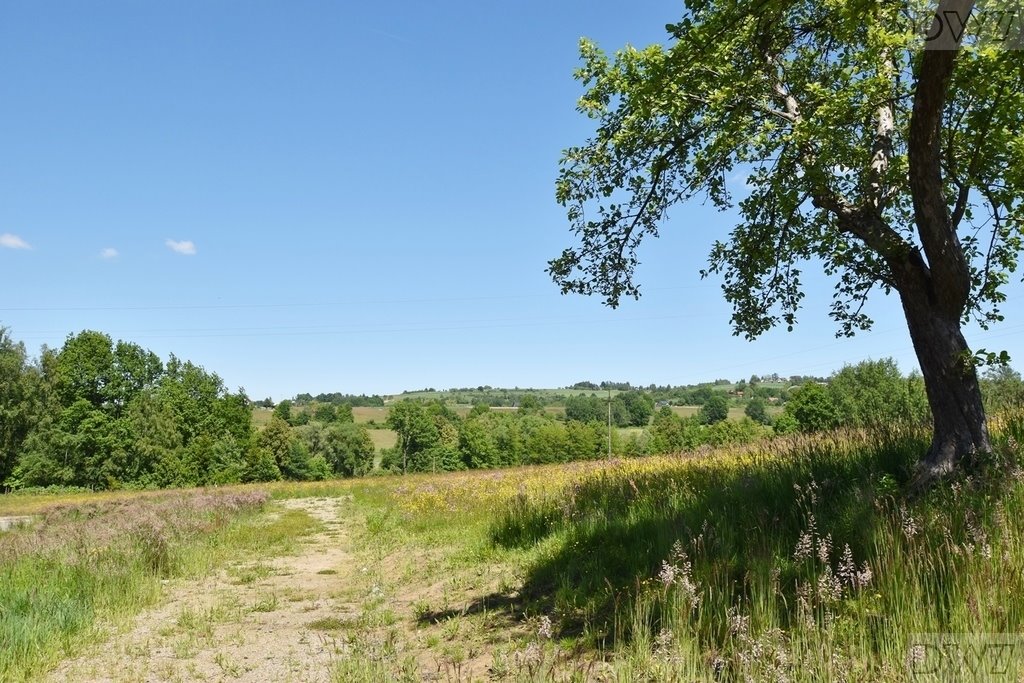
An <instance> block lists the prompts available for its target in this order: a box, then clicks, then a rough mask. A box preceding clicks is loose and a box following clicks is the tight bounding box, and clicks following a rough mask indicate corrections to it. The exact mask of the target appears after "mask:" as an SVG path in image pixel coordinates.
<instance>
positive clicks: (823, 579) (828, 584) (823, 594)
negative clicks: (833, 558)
mask: <svg viewBox="0 0 1024 683" xmlns="http://www.w3.org/2000/svg"><path fill="white" fill-rule="evenodd" d="M841 597H843V585H842V583H840V582H839V578H838V577H836V576H835V575H834V574H833V573H832V568H831V567H829V566H826V567H825V571H823V572H822V573H821V576H819V577H818V599H819V600H821V601H822V602H834V601H835V600H838V599H839V598H841Z"/></svg>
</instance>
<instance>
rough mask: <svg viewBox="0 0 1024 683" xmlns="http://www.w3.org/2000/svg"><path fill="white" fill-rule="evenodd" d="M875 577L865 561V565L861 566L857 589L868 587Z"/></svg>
mask: <svg viewBox="0 0 1024 683" xmlns="http://www.w3.org/2000/svg"><path fill="white" fill-rule="evenodd" d="M874 576H875V575H874V574H873V573H872V572H871V566H870V565H868V563H867V562H866V561H865V562H864V564H863V565H861V569H860V571H859V572H857V588H864V587H865V586H867V585H868V584H869V583H871V579H873V578H874Z"/></svg>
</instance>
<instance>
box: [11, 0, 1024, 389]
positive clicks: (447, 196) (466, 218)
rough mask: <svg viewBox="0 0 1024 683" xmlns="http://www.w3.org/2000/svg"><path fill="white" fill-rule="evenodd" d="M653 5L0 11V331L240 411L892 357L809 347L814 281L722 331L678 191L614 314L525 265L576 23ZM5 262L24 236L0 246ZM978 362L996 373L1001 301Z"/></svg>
mask: <svg viewBox="0 0 1024 683" xmlns="http://www.w3.org/2000/svg"><path fill="white" fill-rule="evenodd" d="M679 10H680V6H679V4H678V3H677V2H669V1H662V0H659V1H656V2H655V1H651V2H642V3H633V4H631V5H629V7H628V9H626V7H625V6H624V5H623V4H622V3H620V2H609V1H606V0H598V1H595V0H560V1H559V2H557V3H542V2H538V1H533V0H531V1H529V2H520V3H486V2H470V1H468V0H459V1H458V2H454V1H452V2H437V3H412V2H403V3H398V2H381V3H333V2H309V1H303V0H293V1H291V2H287V3H285V2H259V1H253V0H246V1H245V2H242V1H240V0H239V1H228V0H220V1H216V2H210V1H208V0H207V1H203V2H192V1H182V2H176V3H140V2H137V0H131V1H125V2H90V3H82V2H49V1H46V0H31V1H29V0H24V1H21V0H12V1H11V2H5V3H3V4H0V101H2V102H3V103H4V105H3V107H0V158H2V159H3V161H2V163H0V236H2V237H0V271H2V272H3V273H4V282H5V286H4V288H3V290H2V291H0V325H3V326H6V327H8V328H9V329H10V331H11V334H12V335H13V336H14V337H15V338H16V339H21V340H23V341H25V343H26V344H27V345H28V347H29V348H30V349H31V350H36V349H38V348H39V346H40V345H41V344H48V345H50V346H59V345H60V344H61V343H62V341H63V339H64V338H65V337H66V336H67V335H68V334H69V333H72V332H76V331H78V330H81V329H86V328H89V329H98V330H103V331H105V332H107V333H109V334H111V335H112V336H114V337H115V338H123V339H129V340H132V341H136V342H138V343H140V344H142V345H143V346H145V347H148V348H151V349H153V350H154V351H156V352H157V353H159V354H160V355H162V356H164V357H166V356H167V354H168V353H171V352H173V353H175V354H176V355H178V356H179V357H182V358H188V359H191V360H193V361H195V362H197V363H200V364H202V365H203V366H205V367H206V368H207V369H209V370H212V371H215V372H217V373H218V374H220V375H221V376H222V377H223V378H224V379H225V381H226V382H227V384H228V385H229V386H231V387H238V386H244V387H245V388H246V390H247V391H248V393H249V394H250V395H251V396H253V397H254V398H261V397H263V396H268V395H269V396H272V397H273V398H275V399H281V398H285V397H288V396H292V395H294V394H296V393H298V392H304V391H309V392H312V393H318V392H321V391H345V392H368V393H393V392H398V391H401V390H403V389H415V388H421V387H426V386H431V387H437V388H447V387H456V386H476V385H480V384H490V385H493V386H521V387H523V386H563V385H566V384H571V383H573V382H576V381H579V380H584V379H588V380H593V381H600V380H602V379H615V380H629V381H632V382H637V383H642V384H647V383H650V382H656V383H659V384H664V383H673V384H684V383H692V382H699V381H706V380H713V379H715V378H718V377H727V378H732V379H736V378H739V377H749V376H750V375H751V374H753V373H758V374H760V373H767V372H773V371H774V372H779V373H781V374H796V373H800V374H806V373H814V374H823V375H827V374H829V373H830V372H831V371H833V370H835V369H838V368H839V367H841V366H842V365H843V364H844V362H855V361H858V360H861V359H863V358H868V357H874V358H878V357H883V356H892V357H894V358H896V359H897V360H898V361H899V362H900V364H901V366H902V367H903V368H904V369H905V370H909V369H911V368H913V367H916V364H915V362H914V360H913V354H912V351H911V348H910V343H909V339H908V336H907V334H906V332H905V326H904V324H903V322H902V319H901V315H900V310H899V306H898V302H897V301H896V300H895V298H892V297H890V298H888V299H887V298H885V297H878V298H876V299H875V300H874V302H873V303H872V304H871V306H870V308H869V313H870V314H871V315H872V316H873V317H874V318H875V319H876V321H877V324H876V329H875V331H874V332H872V333H869V334H865V335H862V336H859V337H858V338H856V339H853V340H836V339H835V338H834V332H835V325H834V323H832V322H831V321H830V320H829V319H828V318H827V316H826V313H827V310H828V305H829V302H830V297H831V285H830V284H829V282H828V281H826V280H825V279H824V278H819V277H817V275H815V276H814V277H812V278H811V279H810V282H809V290H810V291H809V295H808V298H807V300H806V305H805V309H804V312H803V315H802V316H801V324H800V326H799V327H798V328H797V329H796V331H795V332H792V333H786V332H785V331H784V330H775V331H772V332H770V333H769V334H767V335H765V336H764V337H762V338H761V339H759V340H758V341H756V342H753V343H750V342H746V341H744V340H742V339H740V338H736V337H733V336H732V335H731V333H730V327H729V324H728V319H729V314H730V311H729V308H728V306H727V305H726V304H725V303H724V302H723V301H722V299H721V296H720V291H719V288H718V283H717V282H715V281H710V282H707V281H706V282H702V281H701V280H700V279H699V277H698V274H697V272H698V270H699V269H700V267H701V266H702V265H703V263H704V258H705V256H706V254H707V251H708V248H709V247H710V244H711V242H712V240H713V239H715V238H716V237H720V236H721V235H723V234H724V233H725V231H727V230H728V228H729V227H730V226H731V225H732V223H733V220H734V219H733V217H731V216H730V215H729V214H720V213H717V212H715V211H712V210H711V209H709V208H708V207H704V206H701V205H700V204H692V205H689V206H686V207H684V208H682V209H679V210H677V211H675V213H674V215H673V220H672V221H671V223H670V224H669V225H668V226H667V227H666V229H665V230H664V231H663V235H662V237H661V239H659V240H657V241H652V242H649V243H647V244H646V246H645V247H644V249H643V251H642V253H641V258H642V260H643V264H642V266H641V268H640V271H639V278H640V281H641V282H642V283H643V290H644V292H645V296H644V297H643V298H642V299H641V300H640V301H638V302H631V301H630V302H625V303H624V304H623V305H622V306H621V307H620V308H619V309H617V310H614V311H613V310H609V309H606V308H604V307H603V306H602V305H601V303H600V301H598V300H596V299H586V298H582V297H564V296H561V295H560V294H559V293H558V290H557V288H556V287H555V286H554V285H553V284H552V283H551V282H550V280H549V279H548V277H547V275H546V274H545V273H544V268H545V265H546V262H547V261H548V260H549V259H551V258H552V257H554V256H556V255H557V254H558V253H559V252H560V251H561V249H562V248H564V247H565V246H568V244H569V243H570V236H569V233H568V229H567V223H566V221H565V218H564V212H563V210H562V209H561V208H560V207H559V206H558V205H557V204H555V202H554V179H555V176H556V174H557V161H558V158H559V154H560V150H561V149H562V148H564V147H566V146H568V145H571V144H576V143H579V142H581V141H583V140H584V139H585V137H586V136H587V134H588V132H589V130H590V129H589V122H588V121H587V120H586V119H584V118H583V117H581V116H580V115H579V114H577V113H576V112H575V109H574V107H575V101H576V98H577V97H578V96H579V95H580V92H581V90H580V88H579V85H578V84H577V83H576V82H575V81H574V80H573V79H572V71H573V69H574V68H575V67H576V66H577V43H578V40H579V38H580V37H581V36H588V37H591V38H593V39H595V40H597V41H598V42H599V43H600V44H601V45H603V46H605V47H606V48H615V47H619V46H621V45H623V44H625V43H627V42H629V43H633V44H635V45H646V44H648V43H651V42H658V41H661V40H663V38H664V30H663V27H664V25H665V24H666V23H667V22H670V21H674V20H676V19H677V18H678V14H679ZM25 247H28V248H25ZM1020 289H1021V288H1020V287H1019V286H1014V288H1013V290H1014V292H1012V293H1011V300H1010V302H1009V304H1008V305H1007V306H1006V307H1005V308H1004V312H1005V313H1006V315H1007V321H1006V322H1005V323H1003V324H1002V326H999V327H996V328H994V329H993V330H992V331H990V332H988V333H985V334H980V333H978V332H977V331H976V330H972V331H970V332H969V333H968V334H969V341H970V342H971V343H972V344H973V345H974V346H975V347H982V346H984V347H987V348H989V349H1006V350H1008V351H1010V353H1011V355H1014V356H1015V357H1016V358H1020V357H1021V355H1022V354H1024V349H1022V348H1021V346H1022V344H1021V335H1020V333H1021V331H1022V329H1024V324H1020V323H1017V322H1016V321H1018V320H1020V317H1019V315H1018V312H1019V309H1020V306H1021V299H1022V298H1024V297H1019V296H1013V294H1014V293H1016V292H1019V290H1020Z"/></svg>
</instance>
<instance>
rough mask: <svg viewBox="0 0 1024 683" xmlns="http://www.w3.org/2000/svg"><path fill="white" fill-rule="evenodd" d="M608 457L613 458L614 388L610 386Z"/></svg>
mask: <svg viewBox="0 0 1024 683" xmlns="http://www.w3.org/2000/svg"><path fill="white" fill-rule="evenodd" d="M608 459H609V460H611V459H612V389H611V387H608Z"/></svg>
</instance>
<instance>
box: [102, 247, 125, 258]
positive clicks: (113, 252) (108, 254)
mask: <svg viewBox="0 0 1024 683" xmlns="http://www.w3.org/2000/svg"><path fill="white" fill-rule="evenodd" d="M118 256H120V253H119V252H118V251H117V249H114V248H113V247H105V248H104V249H102V250H100V258H105V259H112V258H117V257H118Z"/></svg>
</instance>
